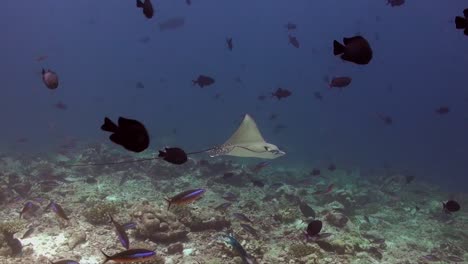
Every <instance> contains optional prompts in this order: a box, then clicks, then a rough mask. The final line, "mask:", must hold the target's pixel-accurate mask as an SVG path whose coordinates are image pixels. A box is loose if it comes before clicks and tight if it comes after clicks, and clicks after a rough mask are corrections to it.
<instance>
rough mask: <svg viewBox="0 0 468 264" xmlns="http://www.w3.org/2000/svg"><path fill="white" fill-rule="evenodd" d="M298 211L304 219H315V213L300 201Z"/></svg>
mask: <svg viewBox="0 0 468 264" xmlns="http://www.w3.org/2000/svg"><path fill="white" fill-rule="evenodd" d="M299 209H300V210H301V213H302V215H304V216H305V217H312V218H315V211H314V209H312V207H310V206H309V205H308V204H307V203H306V202H304V201H301V202H300V203H299Z"/></svg>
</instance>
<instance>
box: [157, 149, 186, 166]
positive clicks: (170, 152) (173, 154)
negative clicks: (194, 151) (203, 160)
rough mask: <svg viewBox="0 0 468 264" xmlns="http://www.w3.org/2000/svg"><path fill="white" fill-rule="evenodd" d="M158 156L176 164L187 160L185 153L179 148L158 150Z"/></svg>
mask: <svg viewBox="0 0 468 264" xmlns="http://www.w3.org/2000/svg"><path fill="white" fill-rule="evenodd" d="M158 157H160V158H163V160H165V161H167V162H169V163H172V164H177V165H181V164H184V163H185V162H187V160H188V158H187V153H185V151H184V150H183V149H180V148H165V149H164V150H160V151H159V155H158Z"/></svg>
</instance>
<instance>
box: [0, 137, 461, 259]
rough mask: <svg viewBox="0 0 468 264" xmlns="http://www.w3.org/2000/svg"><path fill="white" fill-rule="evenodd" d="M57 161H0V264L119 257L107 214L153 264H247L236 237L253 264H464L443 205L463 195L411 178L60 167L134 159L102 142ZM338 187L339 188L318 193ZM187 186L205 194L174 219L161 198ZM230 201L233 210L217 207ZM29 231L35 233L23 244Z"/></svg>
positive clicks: (189, 166) (209, 164)
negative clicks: (314, 231) (27, 211)
mask: <svg viewBox="0 0 468 264" xmlns="http://www.w3.org/2000/svg"><path fill="white" fill-rule="evenodd" d="M60 155H62V156H60V157H52V161H51V160H48V159H47V158H44V157H42V156H41V157H34V158H33V157H29V158H27V157H15V158H12V157H4V158H2V159H0V166H2V168H3V172H2V173H3V177H0V204H1V205H2V209H1V210H0V217H1V219H2V221H3V222H2V223H0V263H2V264H4V263H5V264H14V263H39V264H42V263H44V264H45V263H49V262H48V259H50V260H59V259H75V260H78V261H79V262H80V263H82V264H94V263H101V262H102V260H103V256H102V254H101V253H100V251H99V250H100V249H103V250H104V251H105V252H108V253H117V252H120V251H122V250H123V248H122V246H121V245H120V243H119V241H118V238H117V236H116V232H115V228H114V226H113V225H112V224H109V218H108V214H109V213H110V214H112V215H113V216H114V219H116V220H117V221H118V222H119V223H120V224H121V225H125V226H126V228H127V227H128V229H126V232H127V235H128V237H129V239H130V245H131V248H148V249H154V250H155V251H156V252H157V254H158V257H157V258H154V259H151V260H148V261H146V262H141V263H147V264H149V263H152V264H155V263H157V264H162V263H168V264H196V263H210V264H216V263H226V264H235V263H239V264H241V263H242V259H241V258H240V257H239V254H238V253H237V252H236V251H234V250H233V249H232V247H230V246H226V245H225V243H224V242H222V241H220V239H219V237H220V236H221V235H224V234H226V233H233V234H234V236H235V237H236V239H237V240H238V241H239V243H240V244H241V245H242V247H243V248H244V250H245V251H246V252H247V253H248V254H249V255H251V256H252V257H253V258H255V259H256V261H257V262H258V263H271V264H276V263H288V264H300V263H306V264H311V263H320V264H324V263H325V264H332V263H349V264H360V263H396V264H397V263H398V264H403V263H421V264H422V263H429V262H434V263H451V262H460V263H463V262H466V261H467V259H468V251H467V248H468V232H466V231H465V230H467V224H466V223H467V222H468V214H467V213H466V211H465V210H461V211H460V212H457V213H452V214H447V213H444V212H443V210H442V205H441V201H444V200H446V199H447V197H452V198H453V199H456V200H458V201H459V202H460V203H461V204H468V195H466V194H448V193H445V192H443V191H441V190H440V189H439V188H437V186H433V185H430V184H427V183H424V182H422V181H418V180H414V179H412V178H411V177H407V176H406V175H404V174H399V173H390V174H388V175H387V176H385V177H384V176H381V175H375V176H372V177H365V176H362V175H361V174H360V172H359V170H350V171H346V170H340V169H336V170H335V171H333V172H329V171H326V170H325V171H322V174H323V177H312V178H311V177H310V176H309V173H308V168H304V169H301V168H297V167H294V168H285V167H280V166H275V167H273V166H271V167H267V168H265V169H264V170H262V171H261V172H260V173H257V174H254V173H253V172H252V171H251V170H250V169H249V167H250V166H248V165H245V164H238V163H235V162H230V161H226V160H222V159H210V161H205V160H190V161H189V162H187V163H186V164H184V165H182V166H175V167H174V166H171V165H169V164H167V163H164V162H162V161H156V160H155V161H150V162H143V163H135V164H132V165H128V164H127V165H125V166H124V165H116V166H99V167H76V168H65V167H61V166H60V165H58V164H61V163H57V162H69V161H75V162H105V161H108V160H118V159H128V158H132V159H133V158H135V157H131V156H129V155H128V154H127V153H122V152H120V151H116V150H115V149H113V148H110V147H108V146H107V145H104V144H94V145H86V146H84V149H83V150H82V151H79V152H78V151H77V152H72V151H69V152H66V153H62V154H60ZM229 173H232V174H233V175H231V174H229ZM233 177H234V178H233ZM252 179H255V180H256V181H261V184H260V183H256V184H253V183H252ZM331 184H333V185H334V187H333V189H332V190H331V191H330V192H327V193H325V192H323V190H326V189H327V187H328V186H330V185H331ZM192 188H206V190H207V191H206V193H205V194H204V196H203V199H201V200H198V201H196V202H194V203H191V204H189V205H186V206H174V208H171V209H170V210H168V208H167V203H166V201H165V200H164V198H167V197H170V196H171V195H173V194H174V193H178V192H180V191H183V190H187V189H192ZM318 191H319V192H318ZM23 196H26V197H23ZM49 200H55V201H59V202H60V204H62V205H63V206H64V208H66V209H67V210H68V212H67V213H70V214H69V216H70V219H71V220H70V221H68V223H67V224H66V225H60V224H58V223H57V221H56V220H55V218H56V217H55V215H54V214H53V213H51V212H49V211H44V209H45V206H46V205H47V204H48V202H49ZM25 201H33V202H34V203H35V204H37V205H38V207H39V209H38V210H37V214H36V215H35V216H34V217H25V218H24V219H21V220H18V212H19V211H21V208H22V207H23V205H24V203H25ZM226 202H229V206H226V207H225V208H224V210H216V207H217V206H218V205H220V204H223V203H226ZM301 202H303V203H306V204H307V205H308V206H310V207H311V209H312V210H313V211H314V215H313V216H311V215H308V216H305V215H304V214H303V213H302V212H301V209H300V203H301ZM234 213H242V214H244V215H245V216H247V218H248V220H245V219H243V218H239V217H235V216H234ZM312 219H315V220H321V221H322V222H323V228H322V230H321V232H320V235H319V236H318V237H312V238H306V237H305V235H304V231H305V230H306V228H307V225H308V223H309V222H310V221H311V220H312ZM26 224H27V227H28V229H29V228H34V232H32V233H31V234H30V235H29V236H27V237H25V238H21V235H23V234H24V232H25V231H26V229H27V228H26ZM246 225H248V226H249V227H248V228H246ZM249 230H250V231H249ZM252 230H254V231H252ZM3 231H9V232H16V234H15V238H19V239H21V242H22V244H23V252H22V254H21V255H18V256H15V257H14V256H12V254H11V253H12V251H11V248H10V247H9V246H8V245H7V243H6V241H5V237H4V235H3V234H2V233H3ZM253 233H254V234H256V235H253Z"/></svg>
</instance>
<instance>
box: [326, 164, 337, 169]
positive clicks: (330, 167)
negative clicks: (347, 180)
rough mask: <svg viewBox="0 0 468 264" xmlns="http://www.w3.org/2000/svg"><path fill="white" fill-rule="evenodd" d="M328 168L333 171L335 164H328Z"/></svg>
mask: <svg viewBox="0 0 468 264" xmlns="http://www.w3.org/2000/svg"><path fill="white" fill-rule="evenodd" d="M328 170H329V171H335V170H336V165H335V164H330V166H328Z"/></svg>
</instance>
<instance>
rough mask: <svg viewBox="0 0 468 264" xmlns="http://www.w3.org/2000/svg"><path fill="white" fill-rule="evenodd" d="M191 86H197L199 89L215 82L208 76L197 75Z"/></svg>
mask: <svg viewBox="0 0 468 264" xmlns="http://www.w3.org/2000/svg"><path fill="white" fill-rule="evenodd" d="M192 83H193V85H196V84H198V86H200V87H201V88H203V87H205V86H210V85H212V84H213V83H215V80H214V79H213V78H211V77H209V76H206V75H199V76H198V78H197V79H196V80H192Z"/></svg>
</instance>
